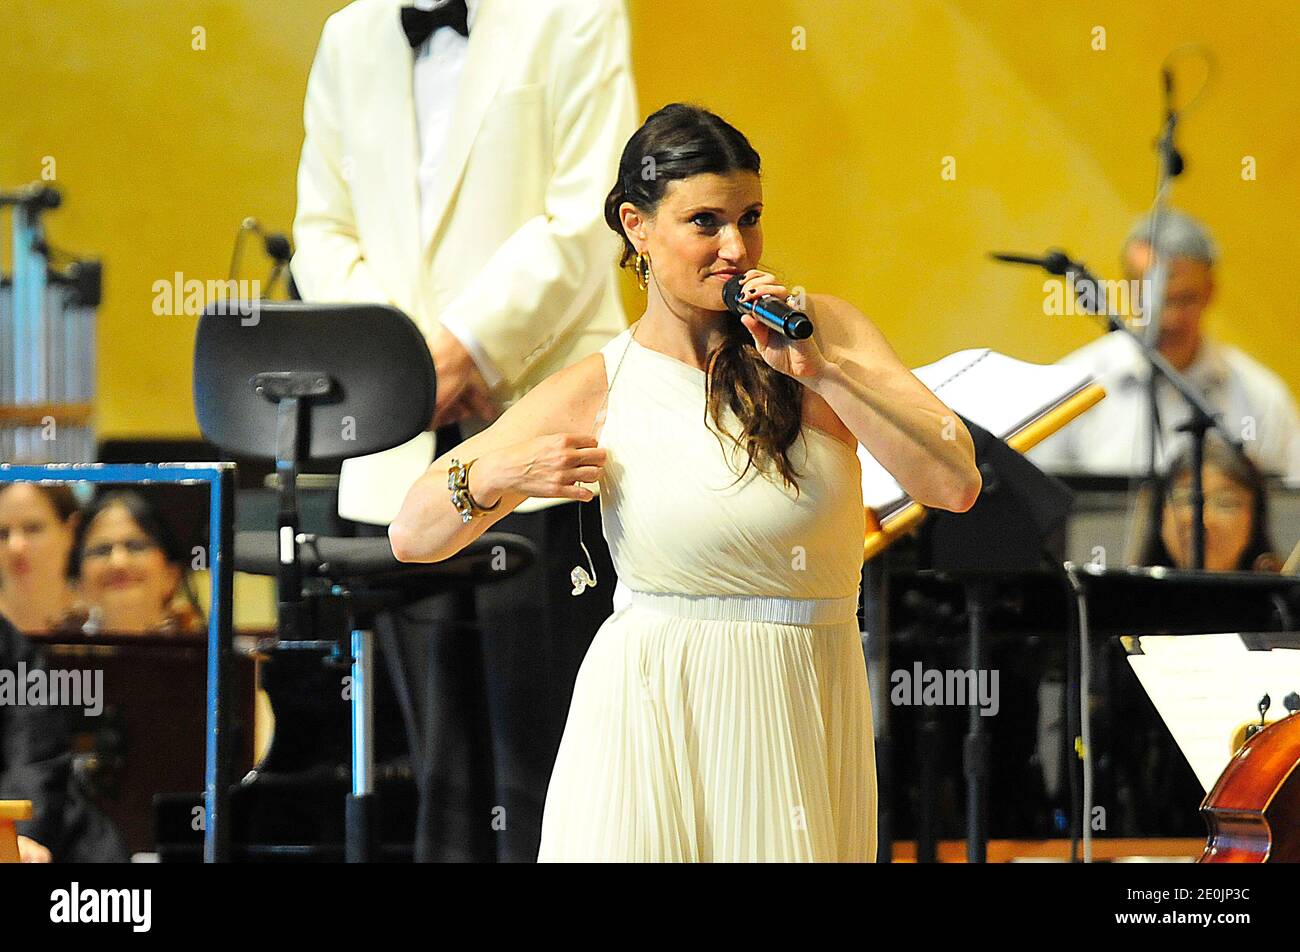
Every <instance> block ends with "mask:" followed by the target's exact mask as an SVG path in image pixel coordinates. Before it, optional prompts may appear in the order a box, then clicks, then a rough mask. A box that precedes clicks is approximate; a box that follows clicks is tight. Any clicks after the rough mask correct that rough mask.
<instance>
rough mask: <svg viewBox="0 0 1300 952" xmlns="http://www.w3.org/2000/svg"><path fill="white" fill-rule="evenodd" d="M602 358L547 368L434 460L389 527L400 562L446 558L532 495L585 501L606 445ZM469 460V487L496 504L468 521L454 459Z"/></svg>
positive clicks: (478, 499)
mask: <svg viewBox="0 0 1300 952" xmlns="http://www.w3.org/2000/svg"><path fill="white" fill-rule="evenodd" d="M605 390H606V387H605V363H604V357H603V356H602V355H600V354H592V355H590V356H588V357H586V358H584V359H583V360H580V361H578V363H576V364H574V365H572V366H571V367H567V368H565V369H564V370H561V371H559V372H558V373H555V374H552V375H551V376H549V377H547V378H546V379H545V380H543V381H542V382H541V383H540V384H538V385H537V386H536V387H534V388H533V389H532V390H530V391H529V392H528V393H527V394H525V395H524V397H523V398H522V399H520V400H519V401H518V402H517V403H515V404H514V405H513V406H512V407H510V409H509V410H507V411H506V412H505V413H503V414H502V415H501V417H500V418H499V419H498V420H497V421H496V422H495V423H494V424H492V425H491V426H490V427H488V428H487V429H486V430H483V431H482V432H481V433H476V434H475V435H474V436H472V437H470V438H469V439H468V440H465V441H464V442H463V443H461V444H459V445H458V446H456V447H455V448H454V449H452V450H451V451H450V452H448V453H444V454H443V455H442V456H440V457H438V459H436V460H434V461H433V463H432V464H431V465H430V466H429V468H428V470H426V471H425V473H424V475H423V476H421V477H420V478H419V479H418V480H417V481H416V483H415V485H414V486H412V487H411V489H410V490H409V491H408V492H407V494H406V499H405V501H403V503H402V508H401V511H400V512H399V513H398V514H397V518H396V519H395V520H393V524H392V525H390V526H389V527H388V539H389V542H390V543H391V544H392V546H393V554H394V555H395V556H397V558H398V559H399V560H400V561H402V562H441V561H442V560H443V559H448V558H451V557H452V556H453V555H455V554H456V553H457V552H459V551H460V550H461V549H463V548H465V546H467V545H469V544H470V543H471V542H473V541H474V540H475V539H477V538H478V537H479V536H480V535H482V534H483V533H484V532H486V531H487V530H488V529H490V528H491V527H492V526H493V525H495V524H496V523H497V522H499V521H500V520H501V519H503V518H505V517H506V516H507V515H509V514H510V513H511V512H513V511H514V510H515V508H516V507H518V506H519V504H520V503H522V502H523V501H524V500H525V499H528V498H530V497H532V496H544V497H557V498H565V499H577V500H582V501H586V500H589V499H591V498H593V494H592V493H591V491H590V490H588V489H585V488H583V487H581V486H577V485H574V483H575V482H576V481H581V482H584V483H594V482H597V481H599V479H600V476H601V473H602V472H603V471H604V465H605V450H604V449H601V448H600V447H598V446H597V445H596V439H595V437H593V436H591V430H592V426H593V422H594V418H595V414H596V407H597V405H598V404H599V402H600V401H601V400H602V399H603V398H604V395H605ZM453 458H455V459H458V460H460V461H461V462H462V463H469V462H470V460H474V465H473V467H472V468H471V469H470V471H469V491H470V495H471V496H473V497H474V500H475V501H476V502H478V503H479V504H480V505H483V506H491V505H492V504H493V503H500V505H499V506H498V507H497V508H496V509H495V510H494V511H492V512H490V513H485V514H483V515H478V516H475V517H474V519H473V520H472V521H471V522H469V523H465V522H463V521H462V520H461V516H460V513H459V512H457V511H456V507H455V506H454V505H452V502H451V492H450V490H448V488H447V469H448V467H449V466H450V461H451V459H453Z"/></svg>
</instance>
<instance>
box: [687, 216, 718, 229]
mask: <svg viewBox="0 0 1300 952" xmlns="http://www.w3.org/2000/svg"><path fill="white" fill-rule="evenodd" d="M691 221H692V222H694V223H695V224H697V225H699V226H700V227H701V228H712V227H714V224H715V223H714V221H713V216H712V215H710V214H708V213H706V212H700V213H699V214H698V215H696V216H695V217H694V218H692V219H691Z"/></svg>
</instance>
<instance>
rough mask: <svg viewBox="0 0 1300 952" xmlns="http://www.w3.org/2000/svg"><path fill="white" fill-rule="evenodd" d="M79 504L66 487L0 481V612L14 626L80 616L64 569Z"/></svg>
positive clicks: (70, 622)
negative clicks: (0, 482)
mask: <svg viewBox="0 0 1300 952" xmlns="http://www.w3.org/2000/svg"><path fill="white" fill-rule="evenodd" d="M79 509H80V507H79V506H78V505H77V498H76V496H74V495H73V493H72V490H71V489H69V488H68V487H67V486H42V485H38V484H35V483H8V484H4V485H0V615H3V616H4V617H5V618H7V619H9V621H11V622H12V623H13V625H14V627H15V628H17V629H18V630H19V631H23V632H43V631H55V630H58V629H61V628H73V629H75V628H80V627H81V623H82V621H84V615H85V613H84V611H83V610H81V609H80V608H79V605H78V599H77V594H76V590H75V588H74V586H73V584H72V579H71V578H70V576H69V572H68V567H69V561H70V556H71V554H72V545H73V540H74V538H75V536H76V531H77V519H78V515H79Z"/></svg>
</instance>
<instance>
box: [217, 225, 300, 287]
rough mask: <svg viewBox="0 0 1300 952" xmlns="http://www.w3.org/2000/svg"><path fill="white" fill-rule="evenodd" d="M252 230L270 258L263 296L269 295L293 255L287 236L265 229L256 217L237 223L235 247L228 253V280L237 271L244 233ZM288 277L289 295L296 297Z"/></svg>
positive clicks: (233, 277)
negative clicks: (269, 268)
mask: <svg viewBox="0 0 1300 952" xmlns="http://www.w3.org/2000/svg"><path fill="white" fill-rule="evenodd" d="M250 231H251V232H253V233H254V234H256V235H258V236H259V237H260V238H261V239H262V248H263V250H264V251H265V252H266V256H267V257H268V258H270V259H271V262H272V268H271V273H270V275H269V276H268V278H267V280H266V288H265V291H264V294H263V296H264V297H266V296H269V295H270V293H271V290H272V289H273V288H274V287H275V282H276V281H277V280H278V279H279V277H280V275H281V273H282V272H284V270H285V268H286V267H288V264H289V260H290V259H291V258H292V257H293V246H292V244H290V242H289V238H288V236H286V235H285V234H284V233H283V232H279V231H265V230H263V228H262V225H261V222H259V221H258V220H257V219H256V218H245V219H244V220H243V221H242V222H240V223H239V231H238V233H237V234H236V235H235V247H234V250H233V251H232V252H231V255H230V280H231V281H233V280H235V277H236V275H237V274H238V271H239V258H240V254H241V252H242V251H243V245H244V235H246V234H247V233H248V232H250ZM292 280H293V279H292V278H290V296H291V297H296V294H294V293H293V292H294V288H293V284H292Z"/></svg>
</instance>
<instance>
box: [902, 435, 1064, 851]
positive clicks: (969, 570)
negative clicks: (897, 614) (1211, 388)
mask: <svg viewBox="0 0 1300 952" xmlns="http://www.w3.org/2000/svg"><path fill="white" fill-rule="evenodd" d="M962 420H963V422H965V424H966V427H967V429H968V430H970V435H971V439H972V441H973V442H974V444H975V462H976V465H978V466H979V470H980V474H981V476H983V479H984V486H983V488H982V489H981V490H980V495H979V498H978V499H977V500H976V501H975V505H974V506H972V507H971V508H970V509H969V510H967V511H966V512H963V513H955V512H935V513H934V515H933V517H932V518H931V519H930V520H929V521H928V522H927V524H926V525H925V526H924V527H922V529H921V543H920V553H921V554H920V561H921V564H922V565H923V566H928V567H929V568H931V569H933V570H935V571H936V572H941V573H943V574H945V575H949V576H952V577H953V578H955V579H957V580H959V581H960V582H961V583H962V586H963V588H964V589H965V593H966V608H967V616H968V619H969V629H968V633H969V639H970V641H969V647H970V651H969V660H970V670H971V671H972V672H974V676H975V677H976V678H978V676H979V673H980V672H981V671H983V670H984V665H985V661H986V650H985V647H986V646H985V640H986V635H987V626H988V615H989V612H990V610H991V609H992V607H993V596H994V591H995V586H996V582H997V580H998V578H1000V577H1004V576H1006V575H1008V574H1017V573H1021V572H1025V571H1029V570H1032V569H1036V568H1041V567H1042V564H1043V552H1044V550H1045V548H1046V547H1047V545H1048V541H1049V539H1051V537H1052V536H1053V535H1054V534H1055V533H1056V532H1057V531H1058V530H1059V529H1060V528H1061V527H1062V526H1063V525H1064V523H1065V520H1066V518H1067V517H1068V515H1069V513H1070V509H1071V507H1072V505H1073V500H1074V494H1073V493H1072V492H1070V490H1069V489H1068V488H1067V487H1066V486H1065V484H1064V483H1062V482H1061V481H1060V480H1058V479H1055V478H1054V477H1052V476H1048V475H1047V474H1046V473H1044V472H1043V471H1042V470H1040V469H1039V468H1038V467H1036V466H1035V465H1034V464H1033V463H1031V462H1029V460H1027V459H1025V458H1024V457H1023V456H1021V455H1020V454H1019V453H1017V452H1016V451H1015V450H1013V449H1012V448H1011V447H1009V446H1007V444H1006V443H1004V442H1003V441H1002V440H999V439H998V438H997V437H995V436H994V435H993V434H992V433H990V432H988V431H987V430H985V429H984V428H982V427H980V426H977V425H976V424H974V423H972V422H970V421H969V420H967V419H966V418H965V417H963V418H962ZM973 693H974V692H972V694H973ZM967 708H968V712H969V717H968V722H967V723H968V726H967V731H966V739H965V744H964V747H963V761H964V771H965V775H966V859H967V862H971V863H982V862H984V861H985V860H986V858H987V846H988V804H987V799H986V793H985V790H986V783H987V779H988V752H989V751H988V746H989V740H988V735H987V734H986V733H985V731H984V723H983V721H984V718H983V715H981V713H980V708H979V699H978V697H971V698H968V704H967Z"/></svg>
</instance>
